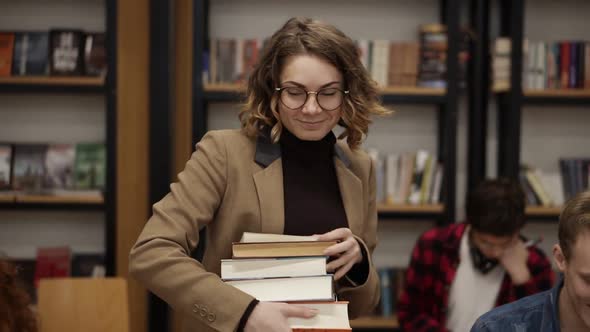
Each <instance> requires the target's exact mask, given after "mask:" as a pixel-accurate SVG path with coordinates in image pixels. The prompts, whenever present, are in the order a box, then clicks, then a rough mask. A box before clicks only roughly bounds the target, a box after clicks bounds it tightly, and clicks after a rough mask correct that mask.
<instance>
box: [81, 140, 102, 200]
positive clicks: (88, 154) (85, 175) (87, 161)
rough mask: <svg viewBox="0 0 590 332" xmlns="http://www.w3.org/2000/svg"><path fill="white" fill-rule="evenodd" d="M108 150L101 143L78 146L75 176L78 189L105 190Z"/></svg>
mask: <svg viewBox="0 0 590 332" xmlns="http://www.w3.org/2000/svg"><path fill="white" fill-rule="evenodd" d="M105 172H106V150H105V146H104V144H101V143H83V144H77V145H76V158H75V163H74V176H75V180H74V182H75V187H76V189H103V188H104V185H105Z"/></svg>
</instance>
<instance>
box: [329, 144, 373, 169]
mask: <svg viewBox="0 0 590 332" xmlns="http://www.w3.org/2000/svg"><path fill="white" fill-rule="evenodd" d="M336 146H337V147H338V148H339V149H340V150H342V152H344V155H345V156H346V157H348V158H349V159H351V161H352V162H360V163H366V162H369V161H370V160H371V158H370V157H369V154H368V153H367V152H366V151H365V150H363V149H362V148H360V147H359V148H356V149H351V148H350V146H348V143H347V142H346V139H339V140H337V141H336Z"/></svg>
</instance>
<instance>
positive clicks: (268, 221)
mask: <svg viewBox="0 0 590 332" xmlns="http://www.w3.org/2000/svg"><path fill="white" fill-rule="evenodd" d="M254 159H255V160H254V161H255V162H256V164H258V166H260V167H261V169H260V170H258V171H256V172H254V175H253V178H254V185H255V186H256V194H257V195H258V203H259V204H260V232H262V233H275V234H283V231H284V229H285V204H284V195H283V163H282V162H281V147H280V145H278V144H272V142H271V141H270V139H269V135H262V136H259V137H258V139H257V142H256V155H255V157H254Z"/></svg>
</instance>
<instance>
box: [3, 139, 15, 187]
mask: <svg viewBox="0 0 590 332" xmlns="http://www.w3.org/2000/svg"><path fill="white" fill-rule="evenodd" d="M11 176H12V145H9V144H0V190H8V189H10V187H11V186H10V179H11Z"/></svg>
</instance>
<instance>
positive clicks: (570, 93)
mask: <svg viewBox="0 0 590 332" xmlns="http://www.w3.org/2000/svg"><path fill="white" fill-rule="evenodd" d="M497 2H498V5H499V9H500V10H499V21H500V36H502V37H509V38H510V39H511V53H510V63H511V67H510V86H511V88H510V89H508V90H501V91H491V93H492V94H493V95H494V96H495V98H496V101H497V107H498V110H497V112H498V118H497V121H498V126H497V137H498V152H497V153H498V155H497V156H498V164H497V165H498V176H504V177H509V178H512V179H518V174H519V171H520V162H521V149H522V147H521V141H522V111H523V108H524V107H526V106H530V105H535V106H578V107H579V106H590V90H589V89H545V90H528V89H523V87H522V69H523V59H522V57H523V48H522V45H523V38H524V37H523V34H524V21H525V19H526V17H525V16H526V15H525V0H515V1H510V0H498V1H497ZM474 3H475V6H476V7H479V10H480V16H479V17H480V18H481V22H483V23H480V26H479V29H478V30H477V34H478V38H479V39H480V40H482V44H483V46H481V48H482V49H483V50H484V51H482V52H480V53H476V55H475V58H476V60H475V61H480V63H481V64H482V65H481V66H480V67H481V68H484V69H483V71H484V72H487V70H488V69H489V68H491V66H490V64H491V61H490V56H489V43H490V35H489V26H488V24H489V17H487V16H486V14H485V13H490V10H489V9H490V8H489V6H490V4H489V1H488V0H477V1H475V2H474ZM488 15H489V14H488ZM474 17H475V16H474ZM478 59H479V60H478ZM482 75H484V74H482ZM485 75H488V74H485ZM481 77H485V79H482V80H481V82H482V83H480V84H479V87H478V89H479V90H480V91H479V92H476V93H478V94H479V95H480V96H486V97H485V98H482V99H485V100H482V103H485V104H482V105H477V104H473V105H470V110H469V112H470V113H469V114H470V116H472V117H473V118H474V119H479V120H477V122H478V123H474V124H473V127H472V123H471V122H470V131H471V130H472V128H477V129H473V130H478V131H479V132H483V133H484V134H483V135H481V136H476V135H475V134H473V135H471V134H470V137H469V145H470V147H469V149H470V151H471V150H474V151H480V152H479V153H473V157H472V158H470V159H474V160H475V161H473V162H472V161H471V160H470V162H472V163H473V164H474V165H477V166H474V167H473V170H472V168H471V167H470V171H469V182H470V183H477V182H478V181H479V180H481V179H483V177H484V176H485V154H486V137H485V126H486V125H485V119H486V117H487V102H488V98H487V94H488V93H489V92H488V91H489V89H490V85H489V78H488V77H489V76H481ZM472 78H473V77H472ZM559 213H560V207H543V206H528V207H527V209H526V214H527V217H528V218H529V219H534V220H535V221H556V220H557V217H558V216H559Z"/></svg>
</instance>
